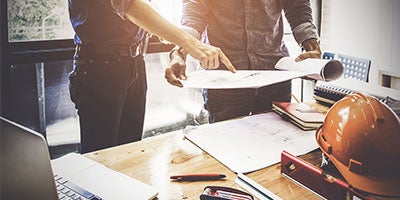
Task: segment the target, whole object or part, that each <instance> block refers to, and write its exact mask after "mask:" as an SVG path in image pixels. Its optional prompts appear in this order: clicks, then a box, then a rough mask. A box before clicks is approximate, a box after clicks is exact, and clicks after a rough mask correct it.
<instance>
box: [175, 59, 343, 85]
mask: <svg viewBox="0 0 400 200" xmlns="http://www.w3.org/2000/svg"><path fill="white" fill-rule="evenodd" d="M275 68H276V69H279V70H237V72H236V73H232V72H229V71H227V70H198V71H194V72H191V73H188V74H187V80H181V82H182V84H183V86H184V87H185V88H209V89H230V88H259V87H263V86H267V85H272V84H275V83H280V82H283V81H287V80H291V79H295V78H299V77H309V78H313V79H316V80H322V81H331V80H335V79H337V78H339V77H340V76H341V75H342V74H343V65H342V64H341V63H340V62H339V61H336V60H322V59H312V58H308V59H306V60H303V61H300V62H295V61H294V58H293V57H283V58H282V59H280V60H279V61H278V62H277V63H276V65H275Z"/></svg>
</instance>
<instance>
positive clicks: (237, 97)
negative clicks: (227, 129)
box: [165, 0, 321, 122]
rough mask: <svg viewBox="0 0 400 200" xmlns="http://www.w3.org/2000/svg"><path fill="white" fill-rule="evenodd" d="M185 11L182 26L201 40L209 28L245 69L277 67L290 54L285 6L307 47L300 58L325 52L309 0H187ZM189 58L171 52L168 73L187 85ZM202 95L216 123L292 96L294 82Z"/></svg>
mask: <svg viewBox="0 0 400 200" xmlns="http://www.w3.org/2000/svg"><path fill="white" fill-rule="evenodd" d="M182 11H183V14H182V26H183V27H182V28H183V29H184V30H186V31H187V32H188V33H190V34H191V35H193V36H194V37H196V38H198V39H200V38H201V36H202V35H203V33H205V36H206V38H207V39H208V41H209V43H210V44H211V45H213V46H217V47H220V48H221V49H222V50H223V51H224V53H225V54H226V55H227V56H228V58H229V59H230V60H231V61H232V63H233V65H234V66H235V67H236V68H237V69H240V70H274V66H275V63H276V62H277V61H278V60H279V59H280V58H282V57H284V56H289V52H288V49H287V48H286V46H285V44H284V42H283V41H282V38H283V15H282V11H283V12H284V13H285V16H286V18H287V20H288V22H289V24H290V26H291V29H292V32H293V35H294V37H295V39H296V41H297V42H298V44H299V45H300V46H302V48H303V49H304V50H306V51H307V52H305V53H302V54H300V55H299V56H298V57H297V59H296V60H297V61H299V60H302V59H305V58H311V57H312V58H320V57H321V51H320V47H319V44H318V42H317V40H318V35H317V30H316V27H315V26H314V24H313V22H312V12H311V7H310V2H309V0H240V1H233V0H217V1H216V0H190V1H189V0H184V3H183V9H182ZM185 58H186V55H185V51H184V50H182V49H181V48H179V47H176V48H174V49H173V50H172V51H171V53H170V63H169V67H168V68H167V69H166V71H165V77H166V79H167V80H168V82H169V83H171V84H172V85H176V86H179V87H182V84H181V82H180V81H179V79H184V78H185V77H186V76H185V73H184V72H185V68H186V66H185V62H184V59H185ZM218 69H223V66H222V65H221V66H220V68H218ZM203 95H204V100H205V108H206V109H207V110H208V112H209V115H210V117H209V122H217V121H221V120H226V119H230V118H234V117H238V116H245V115H249V114H254V113H259V112H265V111H269V110H271V107H272V105H271V102H272V101H290V99H291V81H286V82H283V83H279V84H274V85H271V86H267V87H262V88H258V89H228V90H219V89H208V90H206V89H204V90H203Z"/></svg>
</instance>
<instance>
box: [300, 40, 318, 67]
mask: <svg viewBox="0 0 400 200" xmlns="http://www.w3.org/2000/svg"><path fill="white" fill-rule="evenodd" d="M302 46H303V48H304V50H306V52H304V53H302V54H300V55H299V56H298V57H297V58H296V59H295V61H296V62H298V61H302V60H304V59H306V58H321V55H322V53H321V49H320V47H319V44H318V41H317V39H315V38H312V39H308V40H306V41H304V42H303V44H302Z"/></svg>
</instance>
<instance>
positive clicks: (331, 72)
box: [275, 57, 344, 82]
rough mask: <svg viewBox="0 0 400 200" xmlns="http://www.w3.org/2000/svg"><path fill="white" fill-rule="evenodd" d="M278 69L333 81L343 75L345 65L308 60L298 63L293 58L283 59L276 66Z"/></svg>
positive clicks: (332, 61) (335, 61) (313, 59)
mask: <svg viewBox="0 0 400 200" xmlns="http://www.w3.org/2000/svg"><path fill="white" fill-rule="evenodd" d="M275 68H276V69H279V70H286V71H298V72H305V73H307V74H308V75H307V77H309V78H312V79H315V80H321V81H325V82H328V81H333V80H336V79H338V78H340V77H341V76H342V75H343V71H344V70H343V65H342V63H341V62H339V61H338V60H325V59H317V58H307V59H305V60H302V61H299V62H296V61H295V58H293V57H283V58H281V59H280V60H279V61H278V62H277V63H276V65H275Z"/></svg>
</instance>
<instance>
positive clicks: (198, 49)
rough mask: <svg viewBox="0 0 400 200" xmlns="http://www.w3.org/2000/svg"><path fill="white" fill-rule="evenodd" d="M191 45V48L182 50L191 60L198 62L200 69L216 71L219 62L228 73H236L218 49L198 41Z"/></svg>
mask: <svg viewBox="0 0 400 200" xmlns="http://www.w3.org/2000/svg"><path fill="white" fill-rule="evenodd" d="M191 44H192V45H191V46H188V48H184V50H185V51H186V52H187V53H188V54H190V55H191V56H192V57H193V58H195V59H197V60H199V61H200V66H201V67H202V68H204V69H217V68H218V67H219V61H221V62H222V63H224V64H225V66H226V68H227V69H228V70H229V71H231V72H232V73H235V72H236V69H235V67H234V66H233V65H232V63H231V61H230V60H229V59H228V57H226V55H225V54H224V53H223V52H222V50H221V49H220V48H218V47H214V46H212V45H209V44H205V43H203V42H201V41H199V40H197V41H192V42H191Z"/></svg>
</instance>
